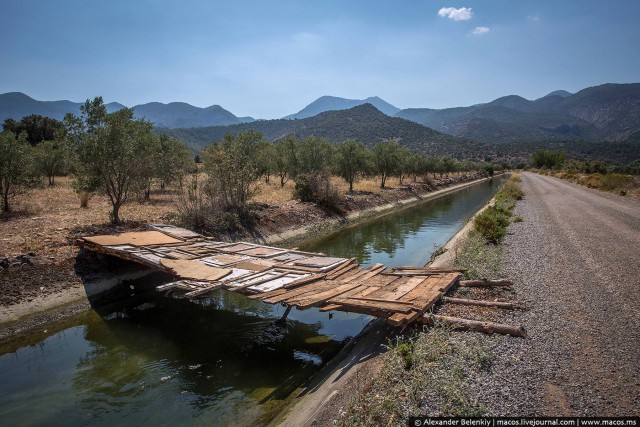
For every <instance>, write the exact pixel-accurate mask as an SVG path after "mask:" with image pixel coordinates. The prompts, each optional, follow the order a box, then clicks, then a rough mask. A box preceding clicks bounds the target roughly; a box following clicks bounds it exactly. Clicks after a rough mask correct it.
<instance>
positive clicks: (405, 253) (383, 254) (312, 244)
mask: <svg viewBox="0 0 640 427" xmlns="http://www.w3.org/2000/svg"><path fill="white" fill-rule="evenodd" d="M502 181H503V179H502V178H497V179H494V180H491V181H487V182H484V183H481V184H478V185H475V186H473V187H470V188H468V189H465V190H461V191H458V192H456V193H454V194H450V195H447V196H443V197H441V198H439V199H436V200H433V201H430V202H428V203H423V204H421V205H417V206H414V207H411V208H406V209H403V210H401V211H399V212H397V213H393V214H390V215H387V216H384V217H382V218H378V219H374V220H371V221H368V222H365V223H363V224H358V225H357V226H355V227H351V228H347V229H345V230H341V231H338V232H336V233H333V234H331V235H330V236H324V237H322V238H320V239H317V240H310V241H308V242H305V243H304V244H302V245H300V247H301V249H304V250H313V251H319V252H325V253H327V254H328V255H331V256H342V257H357V258H358V260H359V261H360V263H361V264H363V265H370V264H373V263H376V262H381V263H385V264H387V265H414V266H418V265H424V264H425V263H426V262H427V261H428V260H429V257H430V256H431V253H432V252H433V251H435V250H436V249H437V248H438V247H440V246H442V245H443V244H444V243H446V241H447V240H448V239H449V238H450V237H451V236H452V235H453V234H454V233H455V232H456V231H457V230H458V229H460V228H461V227H462V225H463V224H464V223H465V221H467V220H468V219H469V218H470V217H471V216H472V215H473V214H474V213H475V212H476V211H477V210H479V209H480V208H481V207H482V206H483V205H484V204H485V203H486V202H487V201H488V200H489V199H490V198H491V197H492V195H493V194H494V193H495V191H496V190H497V187H498V186H499V185H500V184H501V183H502Z"/></svg>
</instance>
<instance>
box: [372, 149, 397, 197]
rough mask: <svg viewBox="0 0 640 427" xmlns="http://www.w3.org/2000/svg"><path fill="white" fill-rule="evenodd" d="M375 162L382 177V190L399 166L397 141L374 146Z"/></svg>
mask: <svg viewBox="0 0 640 427" xmlns="http://www.w3.org/2000/svg"><path fill="white" fill-rule="evenodd" d="M372 151H373V162H374V166H375V170H376V172H377V173H378V175H380V188H384V186H385V184H386V182H387V178H388V177H389V175H393V174H394V173H395V172H396V170H397V164H398V143H397V142H396V141H383V142H378V143H376V144H375V145H374V146H373V150H372Z"/></svg>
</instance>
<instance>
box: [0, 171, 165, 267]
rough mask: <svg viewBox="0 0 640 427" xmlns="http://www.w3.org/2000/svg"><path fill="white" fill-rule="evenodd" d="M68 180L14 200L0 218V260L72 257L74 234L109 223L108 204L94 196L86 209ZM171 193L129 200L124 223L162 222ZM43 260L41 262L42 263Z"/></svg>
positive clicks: (60, 178) (124, 214) (104, 199)
mask: <svg viewBox="0 0 640 427" xmlns="http://www.w3.org/2000/svg"><path fill="white" fill-rule="evenodd" d="M70 181H71V180H70V178H67V177H58V178H56V185H55V186H54V187H43V188H38V189H35V190H32V191H30V192H29V193H27V194H25V195H23V196H21V197H20V198H18V199H17V200H16V203H15V205H14V213H12V214H11V215H10V216H0V236H2V237H0V241H1V242H2V243H1V244H0V248H1V249H0V256H15V255H17V254H22V253H25V252H35V253H36V254H37V255H38V257H39V258H41V257H45V258H46V257H51V258H55V259H64V258H67V257H69V256H75V253H76V251H77V249H76V248H75V247H74V246H73V245H72V244H70V243H72V242H69V238H70V235H72V234H73V233H72V232H74V230H76V229H79V228H81V227H87V226H91V225H96V224H105V223H107V222H108V221H109V211H110V209H111V204H110V203H109V200H108V199H107V197H106V196H100V195H95V196H93V197H92V198H91V200H90V201H89V206H88V207H87V208H81V207H80V198H79V197H78V195H77V194H76V193H75V192H74V191H73V190H72V189H71V186H70ZM175 194H176V193H175V191H171V190H168V191H166V192H163V193H153V194H152V196H151V200H150V201H149V202H139V201H137V200H135V197H134V200H131V201H130V202H128V203H126V204H125V205H124V206H123V207H122V210H121V215H122V217H123V218H124V219H125V220H126V221H146V222H162V221H164V220H166V218H167V217H168V216H169V215H170V214H172V213H173V212H175ZM45 258H43V259H45Z"/></svg>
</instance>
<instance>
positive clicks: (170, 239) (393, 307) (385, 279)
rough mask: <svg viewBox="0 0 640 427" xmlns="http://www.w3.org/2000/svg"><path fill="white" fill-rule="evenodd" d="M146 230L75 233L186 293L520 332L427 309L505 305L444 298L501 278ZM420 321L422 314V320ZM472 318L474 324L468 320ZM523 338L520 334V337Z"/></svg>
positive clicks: (170, 229) (84, 243)
mask: <svg viewBox="0 0 640 427" xmlns="http://www.w3.org/2000/svg"><path fill="white" fill-rule="evenodd" d="M151 228H152V230H151V231H144V232H137V233H123V234H121V235H118V236H93V237H84V238H81V239H78V241H77V244H78V245H79V246H81V247H82V248H84V249H87V250H91V251H95V252H99V253H105V254H109V255H113V256H116V257H119V258H123V259H127V260H131V261H135V262H138V263H141V264H144V265H147V266H151V267H154V268H156V269H158V270H161V271H164V272H167V273H169V274H173V275H174V276H177V277H178V278H180V280H176V281H173V282H171V283H167V284H165V285H161V286H158V287H157V288H156V289H157V290H158V291H160V292H169V293H173V294H177V295H181V296H182V297H185V298H195V297H198V296H202V295H205V294H207V293H209V292H212V291H214V290H217V289H225V290H229V291H234V292H240V293H243V294H247V295H248V296H249V298H252V299H260V300H262V301H264V302H266V303H270V304H283V305H285V306H288V307H289V308H290V307H297V308H299V309H306V308H311V307H318V308H320V310H321V311H330V310H340V311H347V312H354V313H363V314H368V315H371V316H376V317H382V318H386V319H387V321H388V322H389V323H390V324H392V325H395V326H400V327H404V326H406V325H408V324H410V323H412V322H415V321H421V322H425V321H429V319H431V320H432V319H438V320H441V321H443V322H445V323H446V322H449V323H450V324H456V325H457V326H458V325H459V326H460V327H464V328H467V329H471V330H482V331H485V332H486V331H489V330H490V331H492V332H497V333H501V332H502V331H507V332H505V333H510V334H511V335H514V334H517V333H520V334H524V332H523V331H524V329H522V331H520V332H518V330H515V329H513V330H512V329H509V328H508V326H509V325H506V326H505V325H499V324H492V323H489V322H475V321H466V320H464V319H462V320H461V319H455V320H451V319H452V318H445V317H444V316H431V315H426V316H425V313H427V311H429V310H430V309H432V308H433V307H434V305H435V304H437V303H439V302H451V303H461V304H472V303H473V304H480V305H485V306H500V307H501V308H508V307H507V305H509V303H495V302H471V303H469V302H467V300H460V299H455V298H447V297H444V295H445V293H447V291H449V289H451V288H452V287H453V286H455V285H456V284H461V285H463V284H464V285H465V286H511V285H512V283H511V282H509V281H507V280H499V281H490V280H481V281H460V278H461V277H462V273H461V272H460V271H459V270H455V269H447V268H439V269H432V268H421V267H411V266H401V267H392V268H390V269H388V270H387V267H386V266H385V265H383V264H374V265H372V266H370V267H368V268H364V269H363V268H362V267H360V266H359V265H358V262H357V260H356V259H355V258H351V259H347V258H339V257H329V256H326V255H324V254H319V253H311V252H304V251H300V250H297V249H296V250H293V249H292V250H288V249H282V248H277V247H272V246H265V245H258V244H255V243H247V242H233V243H228V242H216V241H213V240H211V239H208V238H206V237H204V236H201V235H199V234H197V233H194V232H192V231H189V230H184V229H181V228H178V227H175V226H170V225H163V224H154V225H152V226H151ZM425 319H426V320H425ZM474 322H475V323H474ZM519 336H522V335H519Z"/></svg>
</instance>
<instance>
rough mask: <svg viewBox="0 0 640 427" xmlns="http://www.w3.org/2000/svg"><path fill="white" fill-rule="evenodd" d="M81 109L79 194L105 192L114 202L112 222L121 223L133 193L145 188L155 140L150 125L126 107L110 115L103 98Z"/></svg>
mask: <svg viewBox="0 0 640 427" xmlns="http://www.w3.org/2000/svg"><path fill="white" fill-rule="evenodd" d="M84 107H86V108H83V109H82V112H83V123H84V126H85V133H84V136H83V140H82V143H81V145H80V148H79V150H78V159H79V162H78V169H77V174H76V181H75V182H74V187H75V189H76V191H78V192H82V191H86V192H94V191H103V192H104V193H106V194H107V196H108V197H109V200H110V202H111V207H112V210H111V220H112V222H113V223H114V224H120V208H121V207H122V205H123V204H124V203H125V202H126V201H127V200H128V198H129V196H130V194H131V193H132V192H134V191H136V190H139V189H140V188H141V187H143V186H144V177H145V173H146V169H147V168H145V167H142V166H143V165H145V164H148V157H149V154H148V153H147V147H148V145H149V144H150V141H151V140H152V139H153V134H152V133H151V123H149V122H146V121H144V120H134V118H133V110H132V109H129V108H124V109H122V110H119V111H116V112H114V113H111V114H103V113H104V112H106V109H105V108H104V105H102V98H95V99H94V100H93V101H88V100H87V102H86V103H85V106H84Z"/></svg>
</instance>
